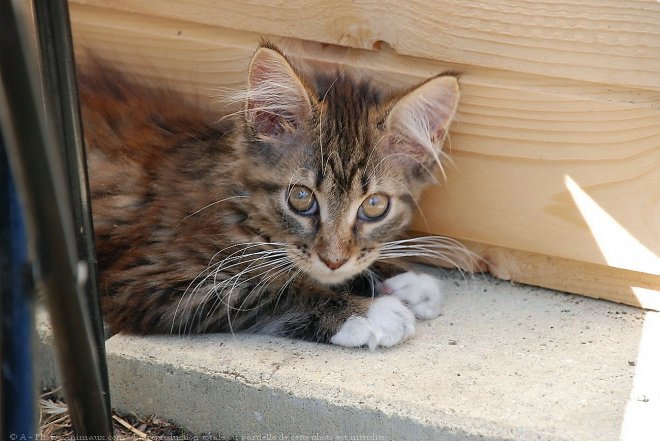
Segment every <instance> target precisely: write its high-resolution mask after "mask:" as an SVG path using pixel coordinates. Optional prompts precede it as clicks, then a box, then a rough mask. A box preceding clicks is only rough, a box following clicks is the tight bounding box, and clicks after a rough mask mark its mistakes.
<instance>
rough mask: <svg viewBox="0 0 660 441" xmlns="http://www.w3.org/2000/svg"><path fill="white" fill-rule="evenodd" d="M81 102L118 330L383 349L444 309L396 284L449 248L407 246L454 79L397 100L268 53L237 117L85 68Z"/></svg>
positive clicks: (253, 68) (418, 280) (417, 290)
mask: <svg viewBox="0 0 660 441" xmlns="http://www.w3.org/2000/svg"><path fill="white" fill-rule="evenodd" d="M80 93H81V103H82V111H83V123H84V133H85V141H86V144H87V148H88V153H87V154H88V164H89V175H90V185H91V192H92V210H93V216H94V225H95V230H96V243H97V248H98V264H99V270H100V287H101V293H102V306H103V312H104V316H105V319H106V321H107V323H108V324H109V326H110V328H111V329H112V330H113V331H114V332H127V333H138V334H146V333H171V332H173V333H201V332H218V331H239V330H245V331H252V332H261V333H268V334H273V335H279V336H289V337H294V338H301V339H306V340H311V341H317V342H330V343H333V344H337V345H342V346H351V347H355V346H364V345H368V346H369V347H371V348H374V347H377V346H392V345H394V344H396V343H398V342H400V341H402V340H404V339H406V338H407V337H409V336H411V335H412V334H413V333H414V330H415V316H417V318H419V319H430V318H434V317H436V316H437V315H438V314H439V313H440V310H439V308H440V301H441V297H442V293H441V286H440V283H439V281H438V280H436V279H434V278H432V277H430V276H428V275H424V274H416V273H413V272H406V273H402V274H399V275H396V276H394V277H391V276H392V275H394V274H396V270H395V269H394V268H395V267H394V266H391V265H387V263H388V262H391V261H392V260H390V259H394V258H398V257H401V256H407V255H411V254H422V255H429V254H433V253H439V252H442V250H445V249H446V246H447V243H446V242H445V241H443V240H442V239H438V240H433V239H431V238H426V239H424V240H422V241H414V240H413V241H407V240H397V239H400V238H401V237H402V235H403V233H405V231H406V227H407V226H408V224H409V221H410V219H411V215H412V212H413V209H414V207H415V204H416V202H415V199H416V198H417V197H418V195H419V194H420V192H421V190H422V189H423V188H424V187H425V186H426V185H427V184H428V183H430V182H431V181H432V180H433V169H434V167H435V166H436V164H437V163H439V158H440V156H441V155H442V144H443V141H444V139H445V136H446V134H447V129H448V126H449V124H450V122H451V120H452V118H453V116H454V113H455V111H456V107H457V103H458V97H459V90H458V84H457V81H456V78H454V77H452V76H439V77H435V78H431V79H429V80H428V81H426V82H424V83H422V84H420V85H419V86H417V87H415V88H413V89H411V90H408V91H405V92H403V93H398V94H384V93H383V92H381V91H379V90H377V89H376V88H374V87H372V86H371V85H370V84H369V82H368V81H362V82H357V81H354V80H351V79H350V78H348V76H346V75H343V74H336V75H330V76H328V75H325V74H321V73H319V74H316V75H313V76H303V75H301V74H299V73H298V72H297V71H296V70H295V69H294V68H293V67H292V65H291V64H290V63H289V61H288V60H287V58H286V57H285V56H284V55H283V54H282V52H281V51H280V50H278V49H277V48H276V47H275V46H273V45H272V44H269V43H262V44H261V45H260V46H259V48H258V49H257V51H256V53H255V54H254V57H253V59H252V61H251V64H250V68H249V71H248V76H247V89H246V91H245V92H244V94H243V96H242V99H243V100H244V109H243V111H242V112H239V114H237V115H236V116H234V120H231V118H221V119H220V121H219V122H217V121H218V118H217V115H211V114H209V112H207V111H206V110H203V109H202V108H201V106H195V105H193V104H191V103H189V102H187V101H186V100H185V99H183V98H182V97H181V96H178V95H176V94H173V93H171V92H168V91H163V90H157V89H154V88H150V87H146V86H144V85H138V84H134V83H131V82H130V81H128V80H127V79H126V78H125V77H122V76H121V75H120V74H119V73H118V72H115V71H113V70H110V69H108V68H107V67H99V66H97V68H96V69H91V70H89V71H88V72H82V73H81V74H80ZM212 121H216V122H212ZM386 277H389V278H387V279H386V280H384V281H379V280H382V279H381V278H386Z"/></svg>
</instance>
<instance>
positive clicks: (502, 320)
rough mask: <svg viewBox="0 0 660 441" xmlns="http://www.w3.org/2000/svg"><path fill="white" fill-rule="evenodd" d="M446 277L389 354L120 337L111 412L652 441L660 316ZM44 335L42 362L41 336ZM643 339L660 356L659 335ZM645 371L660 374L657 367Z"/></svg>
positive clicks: (355, 430) (200, 423) (264, 426)
mask: <svg viewBox="0 0 660 441" xmlns="http://www.w3.org/2000/svg"><path fill="white" fill-rule="evenodd" d="M445 277H446V278H449V279H451V280H453V282H454V283H453V284H451V286H452V290H451V292H449V293H448V299H447V303H446V307H445V313H444V315H443V316H442V317H440V318H439V319H436V320H434V321H431V322H424V323H420V325H419V327H418V332H417V335H416V336H415V337H414V338H413V339H412V340H410V341H408V342H406V343H404V344H402V345H401V346H399V347H395V348H392V349H389V350H378V351H376V352H369V351H368V350H364V349H357V350H349V349H344V348H337V347H333V346H329V345H316V344H310V343H306V342H300V341H292V340H286V339H278V338H273V337H267V336H247V335H237V336H235V337H232V336H231V335H208V336H198V337H194V338H179V337H165V336H162V337H129V336H122V335H118V336H114V337H112V338H111V339H109V340H108V342H107V353H108V363H109V371H110V376H111V378H110V382H111V393H112V399H113V405H114V406H115V407H116V408H118V409H120V410H123V411H132V412H136V413H138V414H143V415H146V414H157V415H159V416H162V417H165V418H169V419H172V420H174V421H175V422H177V423H179V424H181V425H183V426H185V427H187V428H188V429H190V430H192V431H193V432H197V433H203V432H219V433H221V434H223V435H226V436H232V435H237V436H239V437H240V436H242V437H243V439H273V440H275V439H295V438H294V437H295V436H300V438H298V439H307V440H311V439H315V438H312V436H314V435H318V438H316V439H324V440H327V439H332V440H335V439H380V440H390V439H391V440H455V439H464V440H472V439H512V440H514V439H515V440H520V439H524V440H527V439H530V440H532V439H533V440H536V439H538V440H596V439H597V440H614V439H620V438H621V437H622V433H624V432H626V430H631V427H628V429H626V430H623V429H624V426H625V424H626V422H625V421H624V415H626V419H627V420H628V421H634V424H635V427H633V428H632V430H634V432H630V433H635V434H638V435H639V434H644V433H647V434H649V436H651V435H650V434H653V433H655V434H656V435H657V434H660V423H659V422H658V418H657V416H658V415H660V412H658V411H659V410H660V387H659V386H658V384H659V383H658V381H655V382H654V381H653V380H649V381H647V382H646V383H641V384H640V383H639V381H637V380H635V372H636V369H639V368H641V366H640V365H638V364H637V362H638V349H639V345H640V339H641V338H642V331H643V328H644V320H645V316H646V320H647V321H648V320H650V319H652V320H655V322H656V323H658V322H660V320H658V318H659V317H660V315H659V314H658V313H652V312H649V313H646V314H645V313H644V312H642V311H640V310H637V309H634V308H630V307H625V306H621V305H616V304H612V303H608V302H604V301H598V300H592V299H586V298H583V297H577V296H572V295H566V294H561V293H555V292H552V291H547V290H542V289H537V288H530V287H520V286H512V285H510V284H508V283H506V282H500V281H495V280H493V279H490V278H474V279H470V280H469V281H467V282H465V281H463V279H462V278H461V277H460V276H458V275H457V274H453V273H450V274H449V275H447V276H445ZM659 331H660V330H659ZM40 332H41V337H42V341H43V342H44V345H43V354H44V355H43V356H44V363H46V364H48V363H49V362H48V358H49V357H51V358H52V355H49V354H50V352H49V344H50V343H49V341H48V332H47V331H46V330H44V329H43V328H42V329H41V331H40ZM654 332H655V331H654ZM646 341H654V342H655V343H656V345H655V346H656V347H658V348H657V349H655V352H653V354H655V355H657V354H658V352H660V345H657V342H658V341H660V334H658V335H654V336H653V339H652V340H648V336H647V337H646ZM647 346H648V345H647ZM652 351H653V349H652ZM647 352H648V351H647ZM653 354H652V355H653ZM639 355H640V357H641V356H642V354H641V353H640V354H639ZM645 360H646V361H645V362H644V363H645V367H644V369H647V370H648V369H651V371H653V369H655V368H657V370H655V372H660V357H654V356H651V357H649V356H648V354H647V355H646V356H645ZM649 360H650V361H649ZM649 363H650V364H649ZM48 369H50V370H52V362H50V367H49V368H48ZM48 369H46V370H45V372H44V375H43V378H44V382H45V383H46V384H47V383H48V382H52V381H53V378H54V375H53V373H52V372H47V371H48ZM649 377H652V376H649ZM631 394H632V395H631ZM633 411H634V413H635V415H642V417H640V418H633V417H632V416H629V415H628V413H630V412H633ZM654 412H656V413H655V415H656V417H653V414H654ZM644 415H648V416H647V417H644ZM628 426H630V423H629V424H628ZM626 433H627V432H626ZM635 436H637V435H635ZM659 436H660V435H659ZM249 437H252V438H249ZM260 437H261V438H260ZM269 437H271V438H269ZM343 437H346V438H343ZM351 437H353V438H351ZM360 437H362V438H360ZM369 437H371V438H369ZM239 439H240V438H239ZM629 439H631V440H632V439H635V440H643V439H644V438H639V437H636V438H629ZM648 439H652V438H648Z"/></svg>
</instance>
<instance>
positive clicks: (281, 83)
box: [245, 43, 312, 137]
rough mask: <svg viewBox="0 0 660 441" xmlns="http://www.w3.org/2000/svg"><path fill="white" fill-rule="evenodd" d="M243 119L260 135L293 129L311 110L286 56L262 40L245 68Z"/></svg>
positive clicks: (298, 79) (307, 97)
mask: <svg viewBox="0 0 660 441" xmlns="http://www.w3.org/2000/svg"><path fill="white" fill-rule="evenodd" d="M247 87H248V90H247V99H246V104H245V106H246V107H245V110H246V113H245V114H246V122H247V123H248V124H249V125H250V126H251V127H252V128H253V129H254V130H255V133H256V134H257V135H258V136H261V137H272V136H275V135H278V134H279V133H282V132H285V131H292V130H294V129H295V127H297V126H298V125H299V124H300V123H302V122H303V121H304V120H306V119H307V118H308V117H309V116H310V114H311V111H312V104H311V102H310V98H309V94H308V93H307V90H306V88H305V85H304V84H303V82H302V81H301V79H300V77H299V76H298V75H297V74H296V72H295V71H294V69H293V67H291V65H290V64H289V61H288V60H287V59H286V57H285V56H284V55H283V54H282V53H281V52H280V51H279V50H278V49H277V48H276V47H275V46H273V45H272V44H269V43H262V44H261V46H260V47H259V49H257V51H256V52H255V54H254V56H253V57H252V62H251V63H250V68H249V70H248V81H247Z"/></svg>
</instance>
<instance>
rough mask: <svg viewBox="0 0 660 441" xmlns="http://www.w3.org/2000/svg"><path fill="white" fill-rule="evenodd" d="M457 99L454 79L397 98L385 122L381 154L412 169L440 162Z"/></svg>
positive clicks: (430, 82)
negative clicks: (386, 134)
mask: <svg viewBox="0 0 660 441" xmlns="http://www.w3.org/2000/svg"><path fill="white" fill-rule="evenodd" d="M459 96H460V91H459V88H458V80H457V79H456V77H453V76H440V77H436V78H433V79H430V80H428V81H426V82H424V83H422V84H421V85H419V86H418V87H416V88H414V89H412V90H411V91H410V92H408V93H407V94H405V95H403V96H402V97H401V98H399V100H398V101H396V102H395V103H394V105H393V106H392V107H391V110H390V112H389V114H388V116H387V119H386V129H387V131H388V134H389V136H388V137H386V138H385V144H384V145H383V147H382V148H383V149H384V150H385V151H384V153H385V154H387V155H394V156H393V157H394V158H395V159H398V160H399V161H401V162H404V163H407V162H410V163H411V165H412V163H418V164H419V163H421V164H426V163H428V162H429V161H431V160H435V161H436V162H439V159H440V157H441V150H442V145H443V142H444V140H445V137H446V136H447V131H448V130H449V125H450V124H451V122H452V120H453V118H454V115H455V114H456V109H457V107H458V99H459Z"/></svg>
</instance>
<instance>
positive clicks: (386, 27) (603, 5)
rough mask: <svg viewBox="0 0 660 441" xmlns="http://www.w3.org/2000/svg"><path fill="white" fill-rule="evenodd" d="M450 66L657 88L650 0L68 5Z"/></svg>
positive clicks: (659, 14) (164, 0)
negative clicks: (383, 50)
mask: <svg viewBox="0 0 660 441" xmlns="http://www.w3.org/2000/svg"><path fill="white" fill-rule="evenodd" d="M76 1H77V2H80V3H85V4H89V5H98V6H105V7H112V8H117V9H119V10H123V11H132V12H137V13H141V14H145V15H149V16H156V17H168V18H173V19H177V20H185V21H190V22H195V23H203V24H207V25H212V26H221V27H224V28H227V29H234V30H239V31H251V32H256V33H263V34H269V35H278V36H284V37H293V38H300V39H304V40H309V41H318V42H323V43H330V44H337V45H342V46H348V47H354V48H361V49H372V48H378V47H382V46H383V45H388V46H390V47H392V48H393V49H394V50H395V51H396V52H397V53H400V54H403V55H413V56H417V57H423V58H432V59H441V60H447V61H451V62H454V63H461V64H470V65H478V66H487V67H492V68H498V69H507V70H514V71H518V72H526V73H533V74H539V75H544V76H545V75H551V76H554V77H562V78H573V79H580V80H586V81H594V82H601V83H609V84H621V85H627V86H634V87H646V88H654V89H656V90H659V89H660V83H659V80H658V78H660V57H658V54H659V53H660V3H658V2H657V1H655V0H646V1H625V2H623V1H620V0H590V1H580V0H564V1H561V2H551V1H546V0H499V1H497V2H481V1H480V2H476V1H472V0H443V1H428V0H408V1H405V2H402V1H399V0H361V1H355V0H332V1H327V0H287V1H280V0H265V1H264V0H223V1H218V0H186V1H181V0H158V1H149V0H146V1H145V0H142V1H138V0H76Z"/></svg>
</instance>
